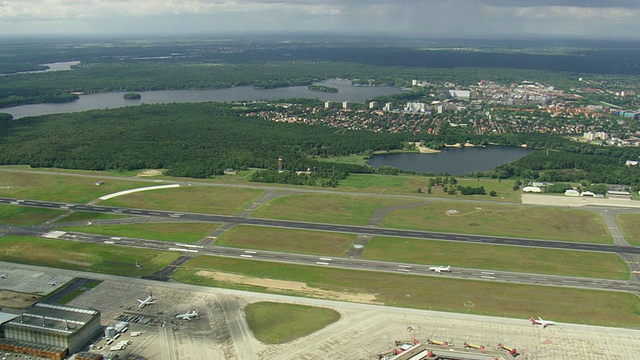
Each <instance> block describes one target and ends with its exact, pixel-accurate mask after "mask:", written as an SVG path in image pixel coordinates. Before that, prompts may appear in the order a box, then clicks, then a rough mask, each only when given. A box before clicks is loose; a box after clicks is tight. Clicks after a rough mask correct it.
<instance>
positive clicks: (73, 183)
mask: <svg viewBox="0 0 640 360" xmlns="http://www.w3.org/2000/svg"><path fill="white" fill-rule="evenodd" d="M1 174H2V187H1V188H0V196H6V197H12V198H18V199H34V200H49V201H60V202H73V203H86V202H89V201H91V200H94V199H97V198H99V197H100V196H103V195H106V194H111V193H114V192H118V191H122V190H128V189H135V188H138V187H143V186H150V184H148V183H144V182H139V181H131V180H126V179H123V180H113V179H104V183H103V184H102V185H99V186H98V185H96V182H97V181H99V180H103V179H102V178H101V177H100V175H96V176H95V177H93V176H90V177H85V176H75V175H73V174H68V173H65V174H55V173H52V174H42V173H35V172H33V173H31V172H8V171H2V173H1ZM104 175H108V174H106V173H105V174H104Z"/></svg>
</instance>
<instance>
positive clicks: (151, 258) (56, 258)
mask: <svg viewBox="0 0 640 360" xmlns="http://www.w3.org/2000/svg"><path fill="white" fill-rule="evenodd" d="M179 256H180V254H178V253H173V252H162V251H156V250H145V249H135V250H132V249H131V248H126V247H119V246H112V245H103V244H87V243H79V242H72V241H62V240H52V239H43V238H32V237H24V236H5V237H0V260H2V261H8V262H14V263H19V264H28V265H38V266H47V267H52V268H61V269H70V270H78V271H88V272H96V273H104V274H111V275H121V276H142V275H148V274H151V273H153V272H155V271H157V270H159V269H161V268H163V267H165V266H166V265H168V264H170V263H171V262H172V261H174V260H176V259H177V258H178V257H179ZM136 261H137V262H138V263H139V264H141V265H142V267H141V268H137V267H136V266H135V263H136Z"/></svg>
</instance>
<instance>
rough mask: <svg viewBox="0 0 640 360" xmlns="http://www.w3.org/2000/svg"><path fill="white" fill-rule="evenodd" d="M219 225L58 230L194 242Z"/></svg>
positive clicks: (183, 223)
mask: <svg viewBox="0 0 640 360" xmlns="http://www.w3.org/2000/svg"><path fill="white" fill-rule="evenodd" d="M219 226H220V224H212V223H186V222H175V223H150V224H122V225H92V226H82V227H70V228H64V229H60V230H67V231H78V232H85V233H90V234H101V235H111V236H122V237H131V238H140V239H151V240H165V241H175V242H181V243H194V242H196V241H198V240H200V239H203V238H205V237H207V236H209V234H211V233H212V232H213V231H214V230H215V229H217V228H218V227H219Z"/></svg>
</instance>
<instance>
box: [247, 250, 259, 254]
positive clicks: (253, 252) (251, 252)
mask: <svg viewBox="0 0 640 360" xmlns="http://www.w3.org/2000/svg"><path fill="white" fill-rule="evenodd" d="M245 252H246V253H247V254H255V253H256V252H255V251H250V250H245Z"/></svg>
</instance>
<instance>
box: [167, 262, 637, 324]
mask: <svg viewBox="0 0 640 360" xmlns="http://www.w3.org/2000/svg"><path fill="white" fill-rule="evenodd" d="M207 271H221V272H227V273H233V274H239V275H244V276H250V277H255V278H262V279H279V280H288V281H296V282H302V283H305V284H307V285H308V286H310V287H313V288H317V289H323V290H328V291H335V292H339V293H350V294H357V293H361V294H373V295H375V301H376V302H378V303H382V304H385V305H389V306H397V307H406V308H417V309H428V310H438V311H448V312H460V313H470V314H479V315H493V316H504V317H513V318H521V319H527V318H528V317H529V316H531V315H540V314H542V315H544V316H545V317H549V318H552V319H554V320H556V321H558V322H572V323H586V324H591V325H603V326H617V327H632V328H638V327H640V326H639V324H640V297H638V296H636V295H634V294H629V293H622V292H609V291H596V290H583V289H573V288H560V287H548V286H533V285H519V284H509V285H505V284H500V283H493V282H485V281H472V280H458V279H451V278H446V277H426V276H414V275H404V274H388V273H381V272H370V271H355V270H343V269H331V268H324V267H316V266H300V265H292V264H274V263H269V262H261V261H255V260H241V259H230V258H219V257H206V256H198V257H196V258H194V259H192V260H190V261H188V262H187V263H186V264H185V265H183V266H182V267H180V268H179V269H178V270H177V271H176V272H175V273H174V279H175V280H178V281H182V282H185V283H190V284H195V285H203V286H216V287H226V288H236V289H245V290H247V289H248V290H252V291H263V292H279V293H285V294H290V295H296V294H298V295H300V294H299V293H296V291H292V290H278V289H276V288H275V287H273V286H270V285H265V286H257V285H242V284H238V283H230V282H225V281H220V280H216V279H214V278H212V277H210V276H208V273H207ZM313 296H314V297H324V298H326V297H327V296H324V295H323V294H322V293H320V292H319V291H318V292H314V294H313ZM576 304H588V306H576Z"/></svg>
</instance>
